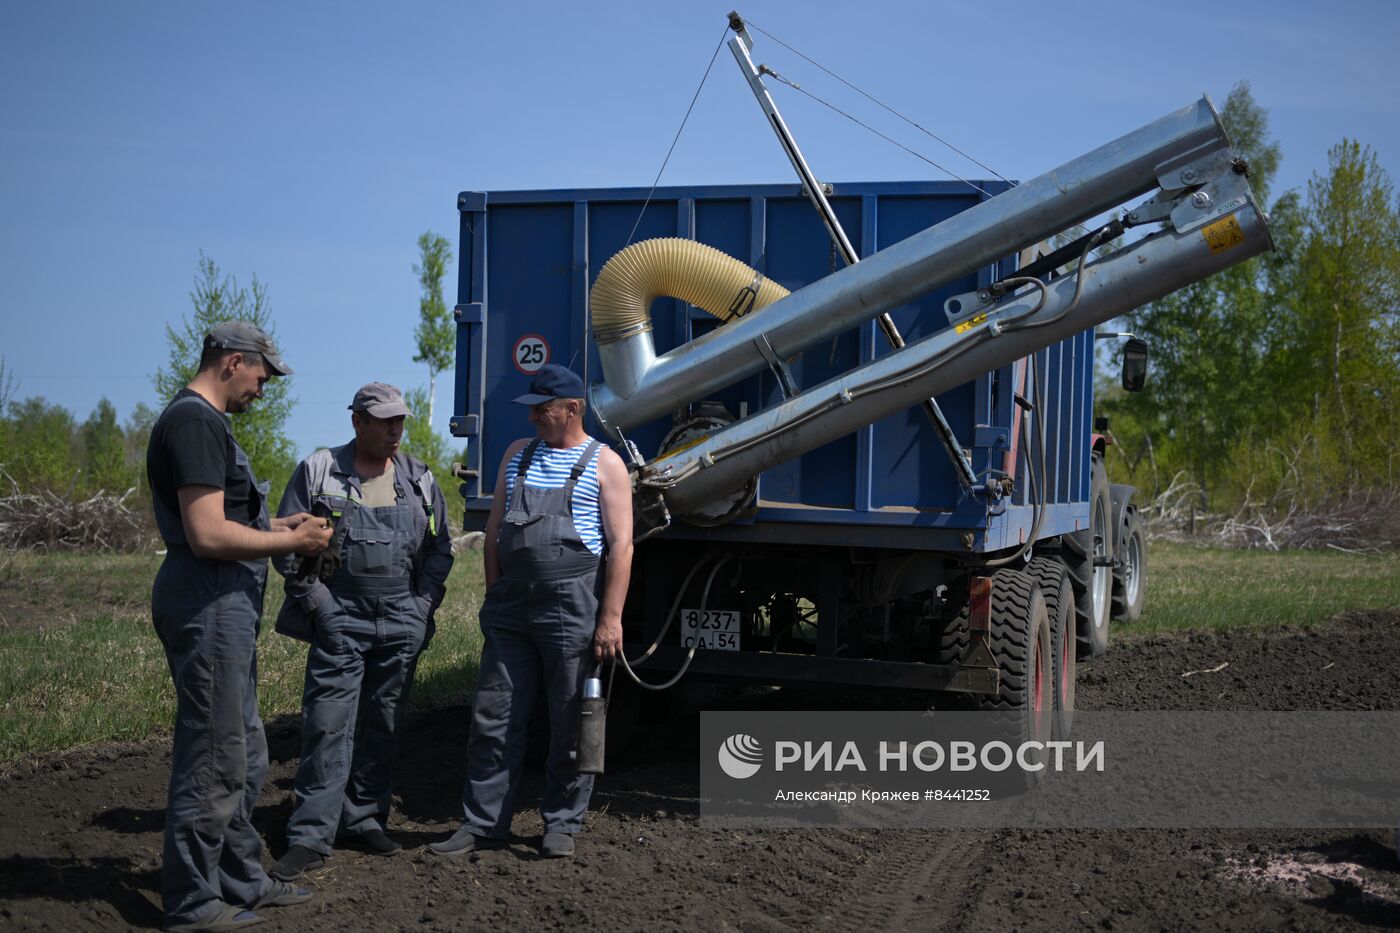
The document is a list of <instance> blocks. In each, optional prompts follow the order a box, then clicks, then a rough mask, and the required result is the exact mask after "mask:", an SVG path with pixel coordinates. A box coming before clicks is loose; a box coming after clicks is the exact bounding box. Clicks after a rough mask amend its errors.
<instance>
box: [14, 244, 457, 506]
mask: <svg viewBox="0 0 1400 933" xmlns="http://www.w3.org/2000/svg"><path fill="white" fill-rule="evenodd" d="M418 248H419V261H418V262H417V263H415V264H414V266H413V271H414V273H415V274H416V275H417V276H418V282H419V287H420V289H421V292H422V296H421V298H420V300H419V322H418V325H417V328H416V331H415V338H416V343H417V352H416V354H415V356H414V357H413V360H414V362H419V363H424V364H425V365H426V366H427V368H428V384H427V386H426V387H424V386H418V387H412V388H409V389H407V390H406V391H405V397H406V400H407V402H408V406H409V408H410V409H412V410H413V411H414V412H415V413H416V414H417V417H414V418H410V419H409V420H408V422H407V425H406V428H405V431H404V441H403V449H404V451H405V452H407V453H409V454H412V455H413V456H415V457H418V458H419V459H421V460H423V461H424V462H426V463H427V464H428V465H429V467H431V468H432V470H433V471H434V473H435V474H436V475H437V476H438V477H439V478H440V480H441V481H442V482H448V480H447V477H448V476H449V475H450V473H449V471H450V469H451V462H452V460H454V459H460V457H458V456H456V455H455V454H454V452H453V450H452V449H451V446H450V444H449V442H448V441H447V440H446V438H444V437H443V435H442V434H440V433H438V432H437V431H436V430H435V429H434V426H433V425H434V422H433V416H434V413H435V411H434V397H433V396H434V389H435V387H436V379H437V376H438V375H439V374H440V373H441V372H442V371H443V370H445V369H447V367H448V366H450V365H451V363H452V359H453V348H454V340H455V330H454V328H453V326H452V317H451V313H450V311H449V310H448V307H447V303H446V301H445V299H444V298H443V295H442V284H443V279H444V278H445V276H446V273H447V266H448V263H449V261H450V258H451V246H450V244H449V243H448V241H447V239H446V238H445V237H442V236H440V235H438V234H436V233H432V232H431V231H429V232H426V233H424V234H423V235H422V236H420V237H419V238H418ZM190 303H191V313H190V314H189V315H188V316H187V317H184V318H182V319H181V320H180V322H179V324H178V325H167V326H166V329H165V336H166V344H167V347H168V358H167V360H166V363H165V365H164V366H161V367H160V368H159V369H157V370H156V372H155V373H153V374H152V376H151V382H152V386H153V387H154V389H155V393H156V398H157V399H159V401H160V405H161V406H162V407H163V406H164V405H165V404H166V403H167V402H169V401H170V399H171V398H173V397H174V396H175V393H177V392H179V391H180V389H182V388H183V387H184V386H185V385H186V384H188V383H189V381H190V380H191V379H192V378H194V375H195V371H196V369H197V368H198V365H199V356H200V351H201V350H202V348H203V341H204V335H205V334H206V333H208V332H209V330H210V329H211V328H212V327H214V325H216V324H219V323H221V322H223V321H229V320H247V321H252V322H253V323H254V324H257V325H258V326H259V327H261V328H262V329H263V330H265V331H266V332H267V333H268V334H270V335H271V336H272V337H273V339H274V340H276V337H277V328H276V324H275V322H274V321H273V319H272V309H271V302H270V300H269V296H268V289H267V286H266V285H265V284H264V283H263V282H261V281H260V280H259V279H258V277H257V276H256V275H254V276H253V279H252V283H251V285H248V286H243V285H240V284H239V282H238V280H237V279H236V278H235V277H234V276H232V275H225V274H224V273H222V272H221V271H220V269H219V267H218V265H217V264H216V263H215V262H214V260H213V259H211V258H210V257H208V256H206V255H204V253H203V252H201V253H200V255H199V261H198V264H197V267H196V273H195V277H194V285H193V288H192V289H191V290H190ZM295 380H296V377H295V375H293V376H291V377H289V378H286V379H273V380H270V381H269V382H268V383H267V385H266V387H265V388H264V392H263V398H262V399H261V400H260V401H259V402H257V403H256V404H255V405H253V406H252V408H251V409H249V411H247V412H245V413H244V414H241V415H239V416H238V417H237V418H233V419H231V422H230V423H231V425H232V429H233V434H234V437H235V438H237V440H238V443H239V445H240V446H241V447H242V448H243V449H244V451H246V452H247V454H248V458H249V460H250V461H251V462H252V466H253V470H254V472H255V473H256V474H257V475H258V477H259V478H260V479H267V480H270V481H271V484H272V495H273V500H274V501H273V507H274V508H275V507H276V501H277V500H278V499H280V497H281V491H282V489H283V488H284V487H285V486H286V484H287V481H288V480H289V479H290V478H291V474H292V471H293V470H294V469H295V468H296V464H297V460H298V457H297V450H296V447H295V445H294V444H293V443H292V441H291V439H290V438H289V437H288V436H287V431H286V426H287V419H288V418H289V417H290V416H291V413H292V408H293V406H295V404H296V398H295V396H294V395H293V389H294V386H295ZM17 390H18V385H17V383H16V381H15V379H14V377H13V374H12V373H10V372H8V371H7V370H6V367H5V364H4V361H3V359H0V470H3V471H4V473H5V474H6V475H7V476H8V480H5V479H4V477H0V495H5V494H6V493H9V492H12V491H22V492H26V493H52V494H55V495H58V496H62V497H64V498H68V499H79V498H86V497H89V496H92V495H96V494H98V493H101V492H105V493H108V494H110V495H115V496H121V495H124V494H126V493H127V492H128V491H134V493H135V499H136V500H137V501H138V502H139V501H140V500H144V499H145V498H146V496H147V493H148V491H147V489H146V445H147V443H148V441H149V440H150V433H151V427H152V425H154V423H155V420H156V418H157V416H158V415H159V413H160V412H159V410H158V409H156V408H152V407H151V406H149V405H147V404H145V403H144V402H138V403H137V405H136V407H135V409H134V410H133V411H132V413H131V414H130V415H129V416H128V417H127V419H126V421H125V422H121V421H119V420H118V418H117V411H116V408H115V407H114V406H113V405H112V403H111V401H110V400H108V399H107V398H105V397H104V398H102V399H101V400H100V401H99V402H98V403H97V406H96V407H95V408H94V409H93V410H92V412H91V414H89V415H88V417H87V419H86V420H84V421H81V422H80V421H78V419H77V418H76V417H75V416H74V414H73V413H72V412H70V411H68V410H67V409H66V408H64V407H62V406H60V405H55V404H52V403H50V402H48V401H47V400H46V399H44V398H41V397H37V396H35V397H30V398H25V399H22V400H21V399H18V398H16V396H17V394H18V393H17ZM347 436H348V428H347Z"/></svg>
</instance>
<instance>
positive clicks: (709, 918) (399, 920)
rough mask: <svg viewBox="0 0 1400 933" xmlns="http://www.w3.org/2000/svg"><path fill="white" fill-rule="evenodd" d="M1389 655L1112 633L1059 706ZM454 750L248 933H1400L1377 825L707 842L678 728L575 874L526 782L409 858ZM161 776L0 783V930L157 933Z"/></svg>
mask: <svg viewBox="0 0 1400 933" xmlns="http://www.w3.org/2000/svg"><path fill="white" fill-rule="evenodd" d="M1397 658H1400V612H1389V613H1364V614H1352V615H1349V616H1346V617H1343V618H1340V619H1338V620H1336V621H1335V622H1334V623H1332V624H1331V625H1330V626H1328V627H1326V628H1323V629H1321V630H1317V631H1313V632H1309V633H1299V632H1287V631H1275V632H1272V633H1268V634H1262V635H1261V634H1226V635H1186V636H1170V637H1155V638H1140V639H1136V640H1134V639H1123V638H1120V639H1119V641H1118V643H1117V644H1115V646H1114V647H1113V649H1112V650H1111V651H1110V653H1109V655H1108V656H1107V657H1105V658H1104V659H1102V660H1100V661H1098V662H1095V663H1094V664H1092V665H1084V666H1082V667H1081V674H1080V681H1079V706H1080V708H1082V709H1115V710H1126V709H1310V710H1316V709H1331V710H1336V709H1356V710H1364V709H1395V708H1396V706H1397V703H1400V699H1397V698H1400V663H1397V661H1396V659H1397ZM1226 661H1228V662H1229V664H1228V666H1227V667H1225V668H1222V669H1221V670H1219V671H1216V672H1214V673H1202V674H1198V675H1194V676H1192V677H1190V678H1187V679H1183V678H1182V677H1181V675H1182V673H1184V672H1186V671H1188V670H1205V669H1208V668H1214V667H1215V666H1216V665H1218V664H1220V663H1221V662H1226ZM800 700H801V698H800V697H793V696H791V695H789V696H788V697H786V698H784V700H783V702H784V705H786V703H787V702H793V701H797V702H800ZM827 702H828V703H829V702H830V700H829V698H828V699H827ZM465 731H466V712H465V710H463V709H461V708H457V709H447V710H442V711H438V712H433V713H428V714H422V715H418V716H416V717H415V718H413V719H412V720H410V723H409V726H408V734H407V735H406V737H405V761H404V766H403V768H402V775H401V778H400V801H399V805H398V806H397V807H396V813H395V821H396V822H395V825H394V826H393V827H391V829H392V830H393V831H394V832H395V833H397V835H398V837H399V838H400V839H401V840H402V841H403V842H404V843H405V845H407V846H408V850H407V851H405V852H404V853H402V854H400V855H398V856H396V857H393V858H390V859H374V858H370V857H368V856H362V855H359V854H356V853H353V852H340V853H337V854H336V856H335V857H334V858H333V859H331V860H330V861H329V862H328V863H327V865H326V867H325V868H324V869H322V870H320V871H319V872H317V873H315V875H314V876H313V877H312V879H311V885H312V886H313V887H314V888H315V889H316V891H317V894H318V897H317V899H316V900H315V901H314V903H313V904H312V905H310V906H306V907H300V908H284V909H282V910H281V911H277V910H272V911H268V912H267V915H268V916H269V917H271V918H272V920H273V922H272V923H269V924H267V925H265V926H264V927H262V929H280V928H285V929H289V930H290V929H298V930H312V931H319V930H364V929H373V930H391V929H410V928H412V929H422V930H442V929H454V928H461V927H466V926H468V925H471V926H479V925H483V924H485V925H491V926H498V927H503V928H509V929H521V928H538V927H546V928H555V927H569V928H616V929H705V930H714V929H730V928H739V929H746V930H790V929H809V928H821V929H869V928H875V929H905V928H918V929H948V930H1010V929H1019V930H1049V929H1056V930H1058V929H1064V928H1081V927H1083V928H1093V929H1103V930H1181V929H1204V930H1217V929H1231V930H1266V929H1267V930H1273V929H1298V930H1334V929H1352V928H1357V929H1359V928H1375V927H1379V928H1395V927H1400V866H1397V863H1396V859H1395V854H1394V852H1393V850H1392V847H1391V846H1392V841H1391V834H1390V832H1389V831H1376V830H1367V831H1360V832H1345V831H1306V832H1301V831H1300V832H1273V831H1271V832H1262V833H1261V832H1254V833H1251V832H1243V831H1229V832H1220V831H1205V832H1203V831H1150V832H1149V831H1127V830H1119V831H1087V830H1086V831H1069V832H1066V831H1054V832H1050V831H1047V832H1022V831H1014V830H1012V831H983V832H975V833H968V832H943V831H915V832H909V831H892V830H879V831H876V830H869V831H819V830H808V831H783V832H768V833H761V832H717V831H709V830H704V829H701V828H700V827H699V826H698V825H697V823H696V813H697V807H696V800H695V794H696V791H697V787H696V782H697V778H696V755H697V748H696V745H697V742H696V725H695V722H694V721H693V720H692V721H690V722H687V723H683V724H680V725H677V724H675V723H671V724H662V723H650V724H645V725H644V726H643V728H642V731H641V732H640V733H639V736H638V739H637V741H635V742H634V744H633V746H632V747H631V748H630V749H629V750H628V752H627V753H626V754H625V755H623V756H620V757H619V758H618V759H617V760H616V761H613V762H611V763H610V764H611V771H610V773H609V774H608V775H607V776H606V777H604V778H603V779H602V780H601V781H600V784H599V788H598V791H597V793H596V794H595V795H594V812H593V813H592V814H591V816H590V822H589V826H588V832H587V833H586V834H585V835H582V836H580V837H579V854H578V856H577V857H576V858H574V859H573V860H572V861H549V862H546V861H542V860H540V859H538V858H537V857H536V856H535V853H534V848H533V847H534V844H535V843H537V842H538V836H539V833H540V824H539V817H538V815H537V814H535V813H534V812H533V810H532V809H531V808H532V807H533V806H534V805H535V804H536V803H537V800H538V797H537V794H538V790H539V777H540V775H539V774H538V772H533V773H532V774H531V775H530V779H529V780H530V783H529V784H528V785H527V787H526V789H525V794H524V797H523V799H522V805H523V806H524V808H525V809H524V810H523V812H521V813H519V814H518V815H517V817H516V822H515V828H516V832H517V833H518V836H517V838H516V839H514V840H513V841H512V844H511V845H510V846H509V847H508V848H507V849H504V850H498V851H490V852H485V853H481V854H478V855H475V856H473V857H471V858H470V859H464V860H456V861H451V860H448V861H444V860H440V859H437V858H435V857H432V856H430V855H428V854H426V853H425V851H424V850H422V849H421V848H420V847H421V846H423V845H424V844H425V843H426V842H428V841H430V840H433V839H436V838H438V837H440V836H442V835H445V834H447V833H449V832H450V831H452V830H453V829H454V828H455V826H456V822H457V814H458V803H457V799H458V791H459V788H460V782H461V777H462V770H463V767H462V765H463V762H462V754H463V752H462V750H463V747H464V744H465V738H466V735H465ZM269 734H270V737H271V744H272V756H273V772H272V777H271V779H270V781H269V784H268V787H267V789H266V790H265V792H264V794H263V797H262V799H261V801H260V805H259V807H258V809H257V813H256V821H257V824H258V826H259V828H260V830H261V831H262V833H263V835H264V837H265V838H266V839H267V841H268V843H269V845H270V847H271V849H272V851H273V852H280V851H281V850H282V847H283V844H284V840H283V827H284V825H285V821H286V819H287V816H288V813H289V810H290V806H291V791H290V788H291V779H292V773H293V769H294V768H295V765H296V752H297V736H296V725H295V723H294V722H292V721H282V722H277V723H272V724H270V725H269ZM167 769H168V752H167V748H166V745H165V743H164V742H156V743H151V744H143V745H119V746H107V747H102V748H96V749H88V750H83V751H80V752H76V753H71V754H68V755H65V756H62V757H59V758H53V759H49V760H46V761H43V762H38V763H35V764H33V765H29V766H25V767H22V768H20V769H19V770H18V771H17V772H16V773H14V774H13V775H11V776H10V777H8V778H6V779H4V780H3V781H0V789H2V790H3V794H4V800H5V804H6V806H5V819H4V820H3V822H0V927H4V928H7V929H44V930H63V931H65V933H68V931H74V930H89V929H114V928H116V929H119V928H123V927H126V926H135V927H149V926H153V925H156V924H158V923H159V920H160V915H159V911H158V909H157V906H156V905H157V903H158V887H159V876H158V868H159V860H160V839H161V823H162V816H163V814H162V808H163V800H164V785H165V781H166V777H167V775H168V770H167ZM1397 811H1400V801H1397Z"/></svg>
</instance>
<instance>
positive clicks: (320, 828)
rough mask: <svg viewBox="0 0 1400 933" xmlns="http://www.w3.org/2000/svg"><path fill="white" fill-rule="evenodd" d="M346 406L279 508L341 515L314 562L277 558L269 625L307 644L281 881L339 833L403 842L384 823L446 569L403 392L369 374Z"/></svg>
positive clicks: (384, 849) (443, 510)
mask: <svg viewBox="0 0 1400 933" xmlns="http://www.w3.org/2000/svg"><path fill="white" fill-rule="evenodd" d="M350 411H351V412H352V414H351V415H350V422H351V424H352V425H353V426H354V428H355V439H354V440H353V441H351V442H350V443H348V444H346V445H344V446H343V447H336V448H333V449H331V450H318V451H316V453H314V454H312V455H311V456H310V457H308V458H307V459H306V460H304V461H303V462H302V463H301V465H300V466H298V467H297V469H296V472H295V473H294V474H293V475H292V481H291V483H290V484H289V485H288V486H287V491H286V492H285V493H284V494H283V496H282V508H281V511H282V512H283V513H290V512H299V511H302V510H309V511H313V512H315V513H316V514H328V515H330V516H332V517H333V518H334V519H335V523H336V529H335V537H334V539H333V541H332V545H331V548H330V549H329V550H328V551H327V553H326V555H323V556H322V557H321V559H320V561H319V566H315V567H313V566H310V565H309V563H308V562H302V563H301V564H300V565H298V563H297V562H296V561H294V560H293V559H291V558H284V559H282V560H279V561H278V562H277V569H278V570H279V571H281V572H282V574H283V575H285V576H286V578H287V598H286V600H285V601H284V602H283V604H282V611H281V612H280V613H279V614H278V617H277V631H279V632H282V633H283V634H286V635H291V636H292V637H294V638H300V639H302V640H303V641H308V642H310V643H311V647H310V650H309V651H308V653H307V657H306V685H305V691H304V693H303V695H302V711H301V714H302V719H301V764H300V766H299V767H298V768H297V776H296V783H295V790H296V807H295V809H294V810H293V811H292V818H291V821H290V822H289V823H288V825H287V843H288V848H287V851H286V853H285V854H284V855H283V856H282V858H281V859H280V860H279V861H278V862H277V864H276V865H274V866H272V869H271V874H272V877H274V878H277V879H280V880H284V881H286V880H291V879H293V878H296V877H298V876H299V875H301V874H302V873H304V872H306V871H308V870H310V869H313V868H317V867H319V866H321V865H322V864H324V862H325V860H326V857H327V856H329V855H330V852H331V847H332V844H333V843H335V842H336V841H337V836H338V837H339V842H340V844H341V845H348V846H351V847H354V848H358V849H360V850H362V851H366V852H369V853H370V854H373V855H393V854H394V853H396V852H398V851H399V850H400V849H401V848H402V847H401V846H400V845H399V844H398V843H397V842H395V841H394V840H392V839H390V838H389V836H388V835H387V834H386V833H385V832H384V830H385V828H386V827H387V825H388V820H389V803H390V795H391V792H392V789H393V771H394V766H395V765H396V764H397V762H398V754H399V744H398V731H399V726H400V725H401V724H402V722H403V717H404V714H405V713H406V712H407V711H408V693H409V690H410V689H411V688H412V686H413V674H414V670H415V669H416V667H417V664H418V656H419V655H420V654H421V653H422V651H423V649H424V648H426V647H427V645H428V641H429V640H430V639H431V638H432V633H433V614H434V613H435V612H436V611H437V607H438V606H439V605H441V603H442V598H443V595H444V594H445V593H446V591H447V589H446V588H447V574H448V572H449V571H450V570H451V569H452V539H451V536H450V535H449V533H448V528H447V504H446V502H445V501H444V499H443V495H442V489H441V488H440V487H439V486H438V485H437V483H436V482H434V481H433V474H432V473H431V472H429V470H428V468H427V467H426V466H425V465H424V464H423V462H422V461H421V460H417V459H415V458H413V457H410V456H408V455H407V454H405V453H403V451H401V450H399V441H400V440H401V439H402V437H403V428H404V419H405V418H408V417H411V416H412V412H410V411H409V410H408V406H407V405H405V404H404V399H403V393H402V392H400V391H399V390H398V389H396V388H394V387H393V386H391V385H386V384H385V383H382V382H371V383H370V384H369V385H366V386H364V387H362V388H361V389H360V390H359V391H358V392H356V393H355V400H354V401H353V402H351V403H350Z"/></svg>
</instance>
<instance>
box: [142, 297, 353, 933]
mask: <svg viewBox="0 0 1400 933" xmlns="http://www.w3.org/2000/svg"><path fill="white" fill-rule="evenodd" d="M291 372H292V370H291V368H290V367H288V366H287V364H286V363H285V362H283V360H282V358H281V356H280V355H279V354H278V352H277V348H276V347H275V346H274V345H273V343H272V339H271V338H270V337H268V335H267V334H265V333H264V332H263V331H262V330H261V329H259V328H257V327H255V326H254V325H252V324H250V323H247V322H244V321H231V322H228V323H225V324H220V325H219V326H217V327H215V328H214V329H213V330H211V331H210V332H209V333H208V334H207V335H206V336H205V338H204V349H203V353H202V355H201V357H200V364H199V372H198V373H197V374H196V375H195V377H194V379H193V380H192V381H191V382H190V384H189V385H188V386H187V387H185V388H184V389H182V390H181V391H180V392H179V393H178V394H177V395H176V396H175V398H174V399H172V400H171V402H170V404H169V405H167V406H166V408H165V411H163V412H162V413H161V415H160V417H159V418H158V419H157V420H156V423H155V426H154V427H153V428H152V430H151V440H150V445H149V447H148V448H147V450H146V475H147V477H148V478H149V480H150V485H151V493H152V495H151V499H152V505H153V508H154V511H155V518H156V526H157V528H159V530H160V534H161V537H162V538H163V539H164V540H165V544H166V548H167V551H166V558H165V561H164V562H163V563H162V564H161V568H160V571H159V572H158V573H157V574H156V580H155V585H154V586H153V587H152V590H151V615H152V618H153V620H154V622H155V629H156V634H157V635H159V636H160V640H161V644H162V645H163V646H164V648H165V657H166V661H167V662H168V663H169V666H170V676H171V679H172V681H173V682H174V684H175V696H176V715H175V740H174V748H173V751H172V756H171V764H170V787H169V795H168V798H167V803H166V814H165V843H164V867H163V869H162V880H161V887H162V898H163V901H164V920H165V927H166V929H170V930H231V929H237V928H238V927H242V926H248V925H251V924H253V923H257V922H258V921H259V920H261V919H262V918H261V917H259V916H258V915H257V914H255V913H253V908H262V907H281V906H287V905H291V904H300V903H303V902H305V901H306V900H308V899H309V898H310V896H311V895H310V893H309V892H308V891H306V890H305V889H302V888H295V887H293V886H292V885H289V884H286V883H285V882H280V881H273V880H272V879H271V878H269V877H268V876H267V873H266V872H265V871H264V870H263V868H262V861H261V854H262V841H261V839H259V837H258V834H257V832H256V831H255V830H254V829H253V826H252V822H251V820H252V815H253V804H254V803H255V802H256V800H257V797H258V793H259V792H260V791H261V790H262V782H263V779H264V778H265V777H266V775H267V763H268V762H267V739H266V737H265V736H264V735H263V731H262V720H261V719H260V718H259V716H258V701H257V662H256V656H255V655H256V644H257V635H258V622H259V620H260V619H261V617H262V601H263V590H264V587H265V584H266V581H267V558H268V557H270V556H272V555H278V554H305V555H315V554H319V553H320V552H321V551H322V550H324V549H325V547H326V545H327V544H328V543H329V541H330V536H331V530H330V528H329V527H327V526H326V523H324V522H321V521H318V520H315V519H313V518H312V517H311V516H310V515H308V514H306V513H299V514H296V515H290V516H287V517H286V518H278V519H271V520H269V518H268V514H267V508H266V499H267V484H266V483H259V482H258V480H257V478H256V477H255V476H254V475H253V471H252V468H251V467H250V465H249V463H248V456H247V455H246V454H245V453H244V452H243V449H242V448H241V447H239V446H238V442H237V441H235V440H234V438H233V433H232V431H230V430H229V423H228V419H227V417H225V414H224V413H225V412H230V413H235V414H236V413H238V412H242V411H246V410H247V409H248V407H249V405H251V404H252V403H253V402H254V401H255V400H257V399H258V398H261V397H262V388H263V385H264V384H265V383H266V382H267V380H268V379H270V378H272V377H273V376H286V375H290V374H291Z"/></svg>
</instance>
